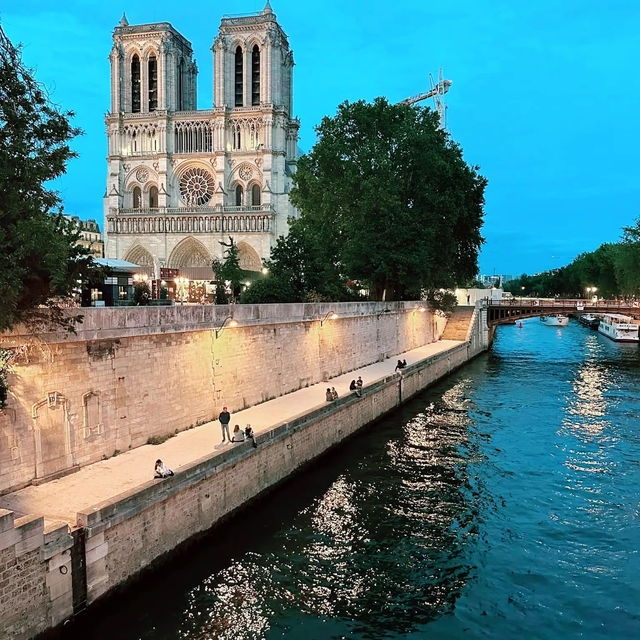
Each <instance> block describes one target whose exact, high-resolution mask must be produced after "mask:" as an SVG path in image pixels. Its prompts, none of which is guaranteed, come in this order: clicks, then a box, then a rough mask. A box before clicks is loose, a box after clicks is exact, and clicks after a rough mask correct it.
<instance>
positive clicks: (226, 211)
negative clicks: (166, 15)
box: [104, 2, 299, 281]
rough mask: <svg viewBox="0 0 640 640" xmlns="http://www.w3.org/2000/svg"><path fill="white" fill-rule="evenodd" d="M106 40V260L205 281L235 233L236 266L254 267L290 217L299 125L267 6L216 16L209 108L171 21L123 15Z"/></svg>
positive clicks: (289, 69)
mask: <svg viewBox="0 0 640 640" xmlns="http://www.w3.org/2000/svg"><path fill="white" fill-rule="evenodd" d="M113 42H114V44H113V49H112V51H111V55H110V61H111V110H110V113H109V114H108V115H107V116H106V125H107V137H108V145H109V148H108V158H107V162H108V176H107V190H106V193H105V198H104V219H105V224H104V229H105V235H106V241H105V255H106V256H107V257H109V258H119V259H123V260H127V261H130V262H134V263H136V264H139V265H143V266H145V267H147V269H148V271H149V275H150V276H151V277H154V278H162V277H165V276H164V275H163V274H166V273H167V271H166V270H167V269H172V270H178V271H179V272H180V275H182V276H185V277H187V278H190V279H191V280H203V281H206V280H211V279H212V278H213V273H212V271H211V261H212V259H213V258H216V257H218V258H219V257H221V255H222V247H221V245H220V243H219V241H220V240H228V237H229V236H231V237H233V239H234V241H235V242H236V243H237V245H238V248H239V256H240V263H241V266H242V268H244V269H248V270H254V271H257V270H259V269H260V268H261V265H262V261H263V260H264V259H266V258H268V257H269V253H270V249H271V247H272V246H273V245H274V243H275V240H276V238H277V237H278V236H279V235H283V234H286V232H287V219H288V218H289V217H290V216H293V215H295V210H294V209H293V208H292V206H291V205H290V203H289V196H288V193H289V189H290V187H291V176H292V175H293V173H294V171H295V167H296V159H297V141H298V128H299V121H298V120H297V119H295V118H294V117H293V99H292V98H293V82H292V80H293V54H292V52H291V50H290V49H289V44H288V41H287V36H286V34H285V33H284V31H283V30H282V28H281V27H280V25H279V24H278V23H277V22H276V16H275V14H274V13H273V11H272V10H271V6H270V5H269V3H268V2H267V5H266V6H265V8H264V10H263V11H262V12H260V13H258V14H253V15H249V16H244V17H234V18H223V19H222V21H221V24H220V29H219V32H218V35H217V36H216V38H215V41H214V43H213V47H212V49H213V87H214V100H213V108H212V109H207V110H197V106H196V78H197V73H198V69H197V66H196V63H195V60H194V59H193V51H192V49H191V43H190V42H189V41H187V40H186V39H185V38H184V37H183V36H182V35H181V34H179V33H178V32H177V31H176V30H175V29H174V28H173V27H172V26H171V25H170V24H169V23H167V22H161V23H157V24H143V25H129V24H128V22H127V20H126V18H125V17H124V16H123V18H122V20H121V21H120V25H119V26H118V27H116V29H115V30H114V34H113ZM172 273H175V271H174V272H172Z"/></svg>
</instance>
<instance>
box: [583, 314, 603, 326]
mask: <svg viewBox="0 0 640 640" xmlns="http://www.w3.org/2000/svg"><path fill="white" fill-rule="evenodd" d="M578 322H579V323H580V324H582V325H584V326H585V327H589V328H590V329H597V328H598V325H599V324H600V318H599V317H598V316H594V315H593V313H584V314H582V315H579V316H578Z"/></svg>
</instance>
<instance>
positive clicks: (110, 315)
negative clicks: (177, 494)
mask: <svg viewBox="0 0 640 640" xmlns="http://www.w3.org/2000/svg"><path fill="white" fill-rule="evenodd" d="M417 305H418V303H413V302H397V303H375V302H373V303H337V304H333V303H332V304H330V305H329V304H287V305H281V304H273V305H235V306H233V305H229V306H227V305H223V306H214V305H203V306H185V307H153V308H145V307H134V308H127V307H122V308H102V309H83V310H82V311H83V313H84V314H85V317H84V322H83V323H82V324H81V325H79V326H78V332H77V334H76V335H69V334H67V333H65V332H52V333H45V334H40V335H39V336H38V337H37V338H35V337H33V336H30V335H29V334H27V333H25V332H21V331H19V330H18V331H16V332H13V333H10V334H1V335H0V347H9V348H15V349H16V350H17V352H18V354H19V357H17V358H16V361H15V363H14V365H13V371H12V372H11V373H10V375H9V388H10V394H9V399H8V403H7V408H6V409H4V410H0V494H1V493H4V492H7V491H12V490H15V489H17V488H20V487H22V486H25V485H27V484H29V483H31V482H44V481H47V480H49V479H52V478H55V477H57V476H59V475H62V474H65V473H69V472H71V471H73V470H77V469H79V468H80V467H82V466H84V465H87V464H90V463H92V462H96V461H98V460H101V459H102V458H104V457H109V456H111V455H113V454H114V453H115V452H119V451H126V450H127V449H130V448H134V447H138V446H140V445H143V444H146V442H147V440H148V439H149V438H154V437H162V436H166V435H168V434H173V433H176V432H178V431H182V430H184V429H186V428H189V427H190V426H193V425H196V424H201V423H204V422H208V421H209V420H212V419H213V418H214V417H215V416H217V415H218V413H219V412H220V410H221V409H222V406H223V405H227V406H228V407H229V409H230V410H231V411H232V412H236V411H239V410H242V409H244V408H247V407H249V406H252V405H255V404H258V403H260V402H264V401H265V400H268V399H270V398H275V397H279V396H281V395H284V394H286V393H289V392H292V391H296V390H297V389H301V388H303V387H305V386H308V385H310V384H315V383H317V382H320V381H322V380H327V379H329V378H331V377H334V376H337V375H340V374H342V373H345V372H347V371H352V370H354V369H357V368H359V367H362V366H365V365H367V364H371V363H373V362H377V361H380V360H384V359H385V358H388V357H390V356H392V355H394V354H397V353H401V352H403V351H408V350H410V349H413V348H416V347H419V346H422V345H424V344H427V343H429V342H433V341H434V340H436V339H437V337H438V335H439V334H440V333H441V331H442V329H443V325H444V322H443V321H442V319H439V318H437V317H436V316H434V314H433V313H431V312H430V311H425V312H420V311H416V307H417ZM331 312H336V313H337V314H338V317H337V318H336V319H328V318H327V316H328V314H331ZM229 316H233V318H234V319H235V320H236V321H237V322H238V326H237V327H233V328H230V327H226V328H224V329H223V330H222V331H220V330H216V328H218V327H220V326H222V324H223V322H224V321H225V319H226V318H228V317H229ZM323 318H325V319H324V320H323Z"/></svg>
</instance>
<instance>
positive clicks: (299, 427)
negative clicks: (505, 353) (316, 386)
mask: <svg viewBox="0 0 640 640" xmlns="http://www.w3.org/2000/svg"><path fill="white" fill-rule="evenodd" d="M484 315H485V313H484V312H483V311H480V310H476V312H475V313H474V316H473V318H472V320H471V322H470V328H469V337H468V340H467V341H465V342H461V343H460V344H459V345H456V346H454V347H452V348H451V349H449V350H448V351H444V352H441V353H438V354H437V355H434V356H431V357H429V358H427V359H425V360H422V361H420V362H417V363H415V364H412V365H409V366H408V367H407V368H406V369H405V370H404V371H403V374H402V375H398V374H393V375H389V376H387V377H385V378H384V379H382V380H379V381H377V382H375V383H373V384H370V385H368V386H366V387H365V388H364V392H363V396H362V398H357V397H355V396H353V395H350V396H345V397H341V398H339V399H338V400H336V401H335V402H333V403H331V404H327V405H323V406H322V407H320V408H318V409H315V410H313V411H311V412H309V413H307V414H305V415H302V416H299V417H297V418H295V419H294V420H291V421H289V422H286V423H283V424H280V425H276V426H275V427H274V428H273V429H271V430H270V431H268V432H265V433H263V434H260V435H259V436H258V448H257V449H254V448H253V447H252V446H251V444H250V443H248V442H247V443H245V444H244V445H241V446H236V447H233V448H230V449H227V450H226V451H224V452H223V453H222V454H219V455H217V456H214V457H203V458H202V459H200V460H197V461H195V462H193V463H192V464H190V465H188V466H186V467H183V468H181V469H180V470H179V471H178V472H177V473H176V475H175V476H174V477H172V478H167V479H165V480H163V481H162V482H157V481H150V482H148V483H145V484H144V485H141V486H139V487H137V488H136V489H135V490H132V491H129V492H127V493H124V494H119V495H117V496H114V497H113V498H112V499H110V500H108V501H105V502H102V503H100V504H96V505H94V506H93V507H91V508H89V509H87V510H86V511H84V512H80V513H78V514H77V525H78V526H77V527H76V528H74V529H73V530H72V531H69V528H68V526H67V525H66V524H61V523H47V526H46V528H45V526H44V523H43V519H42V518H41V517H37V516H26V517H24V518H20V519H18V520H15V521H14V514H13V513H12V512H10V511H0V596H2V599H1V600H0V637H2V638H6V639H7V640H27V639H28V638H32V637H34V636H35V635H37V634H38V633H41V632H43V631H46V630H49V629H52V628H53V627H55V626H56V625H59V624H60V623H61V622H63V621H64V620H66V619H68V618H69V617H71V616H73V615H74V613H77V612H79V611H81V610H83V609H84V608H85V607H86V606H87V605H91V603H93V602H95V601H96V600H97V599H98V598H100V597H102V596H104V595H106V594H108V593H109V592H110V591H111V590H112V589H114V588H115V587H118V586H121V585H122V584H123V583H125V582H126V581H127V580H128V579H130V578H132V577H134V576H135V575H136V574H138V573H139V572H140V571H141V570H143V569H144V568H146V567H148V566H149V565H151V564H152V563H153V562H154V561H156V560H157V559H158V558H160V557H161V556H163V555H164V554H166V553H170V552H171V551H172V550H173V549H174V548H175V547H176V546H177V545H179V544H181V543H183V542H185V541H186V540H188V539H189V538H191V537H193V536H195V535H197V534H199V533H201V532H204V531H206V530H208V529H210V528H211V527H213V526H215V525H216V524H218V523H220V522H221V521H222V520H224V519H225V518H228V517H229V516H231V515H233V514H234V512H237V511H238V510H239V509H241V508H242V507H243V506H246V505H247V504H248V503H249V502H250V501H251V500H253V499H256V498H257V497H258V496H259V495H260V494H261V493H263V492H265V491H267V490H268V489H270V488H272V487H274V486H276V485H277V484H278V483H280V482H282V481H284V480H286V479H287V478H289V477H291V476H292V475H293V474H295V473H296V472H297V471H299V470H300V469H301V468H302V467H304V465H305V464H307V463H308V462H310V461H311V460H313V459H314V458H316V457H318V456H320V455H322V454H323V453H324V452H326V451H327V450H329V449H330V448H332V447H333V446H336V445H338V444H339V443H340V442H341V441H343V440H344V439H345V438H347V437H349V436H351V435H352V434H354V433H355V432H356V431H357V430H358V429H360V428H362V427H363V426H365V425H367V424H370V423H371V422H373V421H375V420H376V419H378V418H380V417H381V416H382V415H384V414H385V413H387V412H389V411H392V410H393V409H394V408H396V407H397V406H398V405H400V404H401V403H403V402H404V401H405V400H406V399H408V398H409V397H410V396H412V395H414V394H415V393H418V392H419V391H421V390H422V389H424V388H425V387H426V386H428V385H430V384H432V383H434V382H435V381H437V380H438V379H440V378H442V377H443V376H446V375H448V374H449V373H451V372H452V371H453V370H454V369H456V368H458V367H460V366H462V365H463V364H464V363H465V362H467V361H468V360H470V359H471V358H473V357H474V356H476V355H477V354H479V353H480V352H481V351H484V350H486V349H487V347H488V341H487V339H486V330H483V327H486V318H483V316H484Z"/></svg>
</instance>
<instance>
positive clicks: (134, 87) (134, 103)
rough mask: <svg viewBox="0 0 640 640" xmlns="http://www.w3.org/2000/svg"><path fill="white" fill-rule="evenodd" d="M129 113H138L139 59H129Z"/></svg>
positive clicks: (135, 57)
mask: <svg viewBox="0 0 640 640" xmlns="http://www.w3.org/2000/svg"><path fill="white" fill-rule="evenodd" d="M131 111H132V112H133V113H140V58H138V56H137V55H134V56H133V58H132V59H131Z"/></svg>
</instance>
